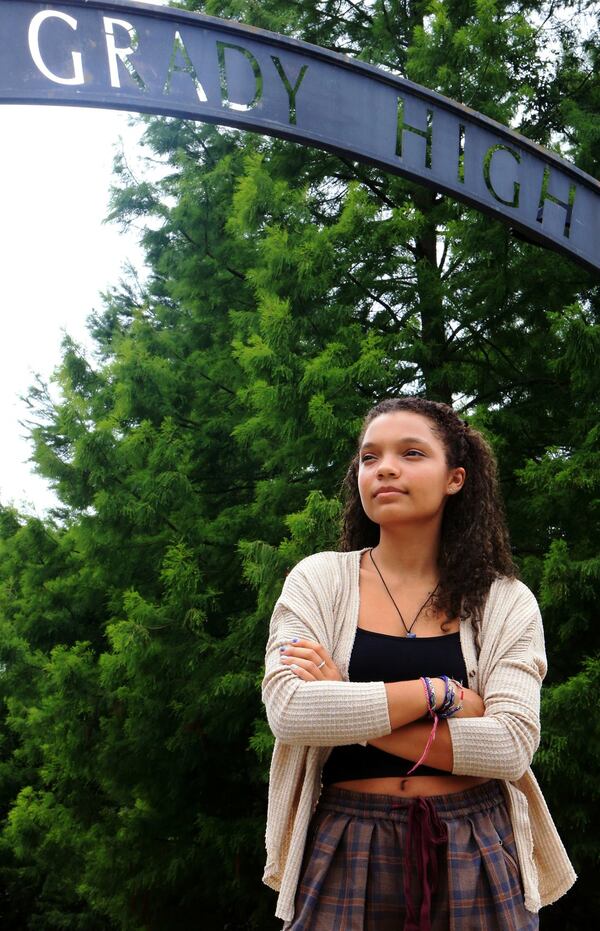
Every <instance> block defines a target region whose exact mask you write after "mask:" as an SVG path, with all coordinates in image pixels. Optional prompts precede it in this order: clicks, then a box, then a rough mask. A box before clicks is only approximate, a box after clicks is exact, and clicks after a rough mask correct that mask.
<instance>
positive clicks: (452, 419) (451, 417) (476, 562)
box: [340, 397, 516, 628]
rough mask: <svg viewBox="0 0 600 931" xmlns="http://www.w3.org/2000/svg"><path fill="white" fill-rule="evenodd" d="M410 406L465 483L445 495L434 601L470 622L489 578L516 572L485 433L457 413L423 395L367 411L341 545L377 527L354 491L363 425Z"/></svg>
mask: <svg viewBox="0 0 600 931" xmlns="http://www.w3.org/2000/svg"><path fill="white" fill-rule="evenodd" d="M399 411H408V412H410V413H413V414H420V415H421V416H422V417H425V418H426V419H427V420H428V421H429V422H430V424H431V426H432V428H433V431H434V433H435V434H436V435H437V436H438V437H439V439H440V440H441V442H442V443H443V445H444V448H445V451H446V461H447V463H448V468H450V469H454V468H458V467H459V466H462V467H463V468H464V469H465V472H466V478H465V482H464V485H463V487H462V489H461V491H460V492H459V494H457V495H453V496H452V497H449V498H448V499H447V500H446V506H445V508H444V515H443V518H442V528H441V542H440V552H439V557H438V568H439V573H440V580H439V587H438V589H437V593H436V595H435V606H436V608H437V609H438V610H439V611H441V612H443V613H444V614H445V615H446V617H447V618H448V619H449V620H450V619H452V618H455V617H462V618H468V619H470V620H471V621H472V623H473V624H474V625H475V627H476V628H478V626H479V622H480V620H481V616H482V612H483V606H484V603H485V599H486V596H487V594H488V591H489V588H490V585H491V584H492V582H493V581H494V579H495V578H498V577H499V576H506V577H508V578H514V577H515V576H516V568H515V565H514V563H513V560H512V556H511V552H510V544H509V539H508V530H507V527H506V520H505V516H504V508H503V506H502V501H501V498H500V493H499V489H498V477H497V468H496V460H495V457H494V454H493V452H492V450H491V448H490V446H489V444H488V443H487V441H486V440H485V439H484V438H483V436H482V435H481V434H480V433H478V431H477V430H474V429H473V428H472V427H470V426H469V425H468V424H466V423H465V422H464V421H462V420H461V419H460V417H459V416H458V415H457V414H456V412H455V411H454V410H452V408H451V407H449V406H448V405H447V404H441V403H439V402H437V401H428V400H426V399H425V398H414V397H403V398H392V399H389V400H386V401H382V402H381V403H380V404H377V405H376V406H375V407H373V408H372V409H371V410H370V411H369V412H368V414H367V415H366V417H365V419H364V421H363V426H362V430H361V432H360V436H359V440H358V449H357V452H356V454H355V455H354V457H353V459H352V461H351V462H350V465H349V467H348V471H347V473H346V476H345V478H344V481H343V483H342V497H343V500H344V504H345V506H344V512H343V523H342V533H341V537H340V549H341V550H343V551H348V550H357V549H362V548H363V547H370V546H376V545H377V543H378V542H379V525H378V524H376V523H374V522H373V521H372V520H370V519H369V518H368V517H367V515H366V513H365V511H364V510H363V506H362V503H361V500H360V495H359V492H358V466H359V452H358V450H359V449H360V446H361V444H362V441H363V438H364V435H365V433H366V430H367V427H368V426H369V424H370V423H372V421H373V420H375V418H376V417H379V416H380V415H381V414H393V413H397V412H399Z"/></svg>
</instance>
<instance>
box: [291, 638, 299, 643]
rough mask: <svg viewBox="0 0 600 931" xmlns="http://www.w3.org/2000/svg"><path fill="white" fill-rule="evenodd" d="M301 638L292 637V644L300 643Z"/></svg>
mask: <svg viewBox="0 0 600 931" xmlns="http://www.w3.org/2000/svg"><path fill="white" fill-rule="evenodd" d="M299 639H300V637H292V643H298V641H299Z"/></svg>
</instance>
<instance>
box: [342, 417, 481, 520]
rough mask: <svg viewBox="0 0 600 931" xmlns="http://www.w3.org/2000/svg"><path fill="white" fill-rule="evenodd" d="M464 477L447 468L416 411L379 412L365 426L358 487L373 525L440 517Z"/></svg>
mask: <svg viewBox="0 0 600 931" xmlns="http://www.w3.org/2000/svg"><path fill="white" fill-rule="evenodd" d="M464 480H465V470H464V469H462V468H456V469H450V468H448V463H447V461H446V450H445V448H444V445H443V443H442V441H441V440H440V438H439V436H438V435H437V433H435V432H434V430H433V425H432V423H431V421H429V420H428V419H427V418H426V417H423V416H422V415H421V414H415V413H412V412H410V411H397V412H394V413H389V414H380V415H379V417H376V418H375V420H373V421H371V423H370V424H369V426H368V427H367V430H366V433H365V436H364V439H363V442H362V446H361V448H360V451H359V468H358V490H359V493H360V499H361V501H362V506H363V508H364V510H365V513H366V514H367V516H368V517H369V518H370V519H371V520H372V521H374V522H375V523H376V524H379V525H381V526H388V525H389V526H390V527H391V526H393V525H394V524H406V523H423V522H430V521H432V520H433V521H441V518H442V514H443V510H444V505H445V503H446V500H447V498H448V496H449V495H452V494H456V492H458V491H460V489H461V488H462V485H463V483H464Z"/></svg>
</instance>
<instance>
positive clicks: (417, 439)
mask: <svg viewBox="0 0 600 931" xmlns="http://www.w3.org/2000/svg"><path fill="white" fill-rule="evenodd" d="M394 442H395V443H397V444H398V446H405V445H406V444H407V443H416V444H417V446H429V445H430V444H429V443H428V441H427V440H425V439H423V437H421V436H402V437H398V438H397V439H396V440H394ZM377 446H381V443H375V442H373V441H371V442H370V443H363V444H362V446H361V447H360V448H361V449H375V448H376V447H377Z"/></svg>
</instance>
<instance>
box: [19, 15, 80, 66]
mask: <svg viewBox="0 0 600 931" xmlns="http://www.w3.org/2000/svg"><path fill="white" fill-rule="evenodd" d="M47 19H61V20H62V21H63V22H64V23H66V24H67V26H70V27H71V29H77V20H76V19H73V17H72V16H67V14H66V13H59V12H58V10H42V11H41V12H40V13H36V14H35V16H34V17H33V19H32V20H31V22H30V24H29V51H30V52H31V57H32V58H33V60H34V62H35V65H36V67H37V68H38V69H39V70H40V71H41V72H42V74H43V75H44V77H46V78H49V79H50V80H51V81H54V83H55V84H84V83H85V78H84V76H83V61H82V57H81V52H72V53H71V55H72V57H73V72H74V73H73V77H72V78H61V77H60V76H59V75H58V74H54V73H53V72H52V71H50V69H49V68H48V67H46V63H45V61H44V59H43V58H42V53H41V52H40V26H41V25H42V23H43V22H45V21H46V20H47Z"/></svg>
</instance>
